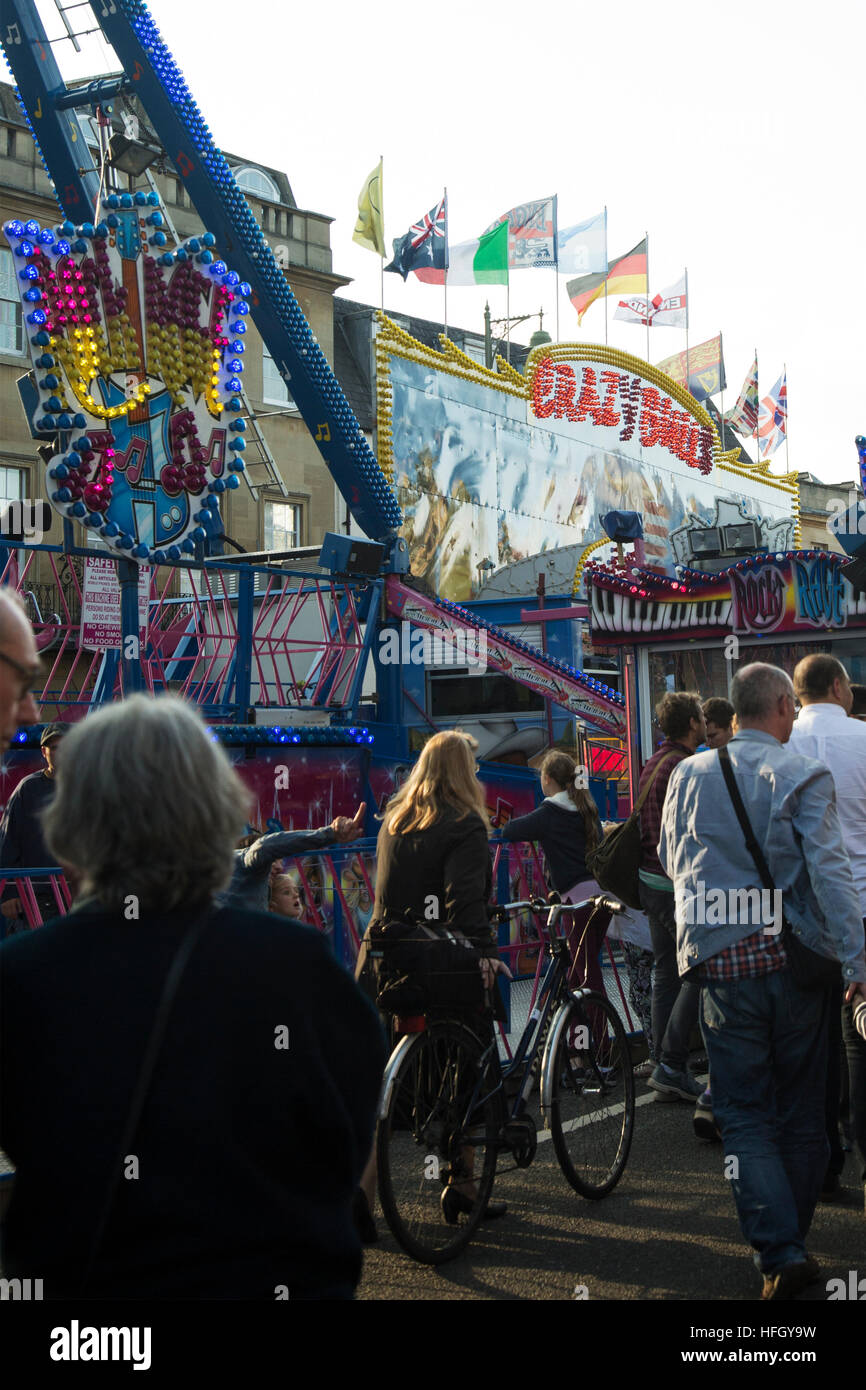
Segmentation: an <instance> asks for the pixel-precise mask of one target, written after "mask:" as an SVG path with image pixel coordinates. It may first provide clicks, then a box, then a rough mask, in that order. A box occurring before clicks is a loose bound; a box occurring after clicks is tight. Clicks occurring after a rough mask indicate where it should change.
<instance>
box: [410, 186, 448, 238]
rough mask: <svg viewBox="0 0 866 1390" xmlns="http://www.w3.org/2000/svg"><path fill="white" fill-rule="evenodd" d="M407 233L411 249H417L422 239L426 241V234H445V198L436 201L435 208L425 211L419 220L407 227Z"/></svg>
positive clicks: (442, 235)
mask: <svg viewBox="0 0 866 1390" xmlns="http://www.w3.org/2000/svg"><path fill="white" fill-rule="evenodd" d="M409 235H410V237H411V238H412V241H411V243H410V244H411V246H412V250H413V251H414V250H417V248H418V247H419V246H420V245H421V242H422V241H426V239H427V237H428V236H441V237H444V235H445V199H444V198H442V200H441V202H439V203H437V205H436V207H435V208H431V209H430V211H429V212H425V214H424V216H423V217H422V218H421V221H420V222H413V223H412V226H411V227H410V228H409Z"/></svg>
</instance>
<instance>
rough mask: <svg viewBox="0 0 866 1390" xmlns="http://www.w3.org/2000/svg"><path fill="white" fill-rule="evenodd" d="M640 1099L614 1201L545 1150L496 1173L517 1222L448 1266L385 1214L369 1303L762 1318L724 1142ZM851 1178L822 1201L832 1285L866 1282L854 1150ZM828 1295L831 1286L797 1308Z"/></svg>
mask: <svg viewBox="0 0 866 1390" xmlns="http://www.w3.org/2000/svg"><path fill="white" fill-rule="evenodd" d="M637 1097H638V1102H639V1103H638V1106H637V1111H636V1116H635V1133H634V1141H633V1144H632V1150H631V1154H630V1157H629V1161H628V1166H627V1168H626V1171H625V1173H624V1175H623V1177H622V1178H621V1180H620V1182H619V1184H618V1186H617V1187H616V1188H615V1189H614V1191H613V1192H612V1193H610V1194H609V1196H607V1197H605V1198H603V1199H602V1200H601V1201H599V1202H590V1201H587V1200H586V1199H584V1198H582V1197H580V1196H578V1194H577V1193H576V1192H575V1191H574V1190H573V1189H572V1188H571V1187H570V1186H569V1185H568V1183H567V1182H566V1181H565V1179H564V1177H563V1176H562V1173H561V1172H560V1169H559V1165H558V1163H557V1161H556V1156H555V1154H554V1153H553V1147H552V1145H551V1144H550V1143H549V1142H546V1143H540V1144H539V1146H538V1151H537V1153H536V1157H535V1160H534V1162H533V1164H532V1166H531V1167H530V1168H528V1169H523V1170H512V1171H511V1172H509V1173H505V1174H502V1175H501V1176H500V1175H497V1178H496V1185H495V1188H494V1197H495V1198H499V1199H503V1198H504V1199H505V1200H506V1201H507V1202H508V1213H507V1215H506V1216H505V1217H504V1218H503V1219H501V1220H498V1221H492V1222H489V1223H486V1224H484V1225H482V1226H481V1227H480V1228H479V1230H478V1232H476V1235H475V1237H474V1240H473V1242H472V1244H471V1245H470V1246H469V1248H468V1250H467V1251H466V1252H465V1253H464V1254H463V1255H462V1256H460V1257H459V1258H458V1259H456V1260H453V1261H451V1262H450V1263H448V1264H446V1265H442V1266H439V1267H438V1268H434V1267H432V1266H427V1265H419V1264H417V1263H415V1262H414V1261H413V1260H411V1259H410V1258H409V1257H408V1256H407V1255H405V1254H403V1252H402V1251H401V1250H400V1248H399V1246H398V1245H397V1244H396V1242H395V1241H394V1239H393V1237H392V1236H391V1234H390V1232H389V1231H388V1229H387V1226H386V1225H385V1221H384V1218H383V1217H382V1215H381V1212H380V1213H379V1214H378V1215H377V1226H378V1228H379V1232H380V1239H379V1243H378V1244H377V1245H374V1246H370V1247H368V1249H367V1251H366V1259H365V1267H364V1275H363V1278H362V1281H361V1285H360V1288H359V1290H358V1297H359V1298H360V1299H366V1300H373V1299H399V1300H426V1299H436V1300H439V1299H461V1300H467V1299H478V1300H560V1299H568V1300H572V1299H574V1298H575V1289H576V1287H579V1286H583V1287H584V1288H585V1289H586V1296H587V1297H588V1299H590V1300H596V1301H599V1300H603V1301H609V1300H615V1299H629V1300H712V1301H728V1300H730V1301H749V1302H752V1303H753V1309H754V1308H755V1306H756V1305H755V1304H754V1300H756V1299H758V1298H759V1297H760V1291H761V1278H760V1276H759V1275H758V1274H757V1272H756V1270H755V1268H754V1266H753V1264H752V1262H751V1251H750V1250H749V1249H748V1247H747V1246H746V1244H745V1242H744V1241H743V1238H742V1236H741V1234H740V1229H739V1225H738V1223H737V1219H736V1213H735V1209H734V1202H733V1197H732V1196H731V1193H730V1191H729V1189H728V1183H727V1182H726V1180H725V1178H724V1176H723V1165H724V1156H723V1153H722V1146H721V1145H720V1144H706V1143H702V1142H700V1141H699V1140H697V1139H696V1138H695V1136H694V1133H693V1130H692V1113H693V1107H692V1106H691V1105H690V1104H686V1103H673V1104H662V1103H659V1102H657V1101H655V1099H654V1097H653V1093H652V1092H650V1091H649V1090H648V1089H647V1087H646V1086H645V1084H644V1083H643V1082H640V1081H639V1082H637ZM505 1161H506V1160H503V1163H504V1162H505ZM842 1181H843V1184H844V1191H843V1193H842V1197H841V1199H839V1200H837V1201H836V1202H834V1203H832V1204H831V1203H820V1204H819V1206H818V1209H817V1212H816V1214H815V1219H814V1222H813V1225H812V1230H811V1232H810V1236H809V1251H810V1254H812V1255H813V1256H814V1257H815V1258H816V1259H817V1260H818V1261H819V1263H820V1265H821V1269H822V1277H824V1276H825V1277H826V1279H830V1278H832V1277H842V1278H845V1279H846V1280H847V1279H848V1276H849V1272H850V1271H851V1270H857V1271H858V1273H859V1276H860V1277H866V1218H864V1208H863V1188H862V1186H858V1183H857V1180H856V1170H855V1160H854V1156H853V1155H852V1154H848V1155H847V1163H846V1169H845V1173H844V1174H843V1178H842ZM863 1293H864V1297H866V1282H864V1285H863ZM826 1299H827V1291H826V1287H825V1283H821V1284H818V1285H816V1286H815V1288H814V1289H811V1290H809V1291H807V1293H806V1294H804V1295H802V1296H801V1298H800V1299H799V1300H798V1302H806V1301H812V1300H820V1301H826ZM774 1306H778V1305H774ZM786 1306H788V1307H789V1308H790V1305H786ZM769 1307H770V1305H767V1304H764V1305H760V1304H758V1305H757V1308H758V1309H759V1310H760V1309H763V1310H767V1309H768V1308H769ZM752 1316H754V1313H753V1314H752Z"/></svg>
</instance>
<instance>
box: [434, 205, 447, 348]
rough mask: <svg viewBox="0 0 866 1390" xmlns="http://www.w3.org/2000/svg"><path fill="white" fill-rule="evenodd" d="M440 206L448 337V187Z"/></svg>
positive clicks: (443, 282) (443, 281)
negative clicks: (443, 222) (442, 215)
mask: <svg viewBox="0 0 866 1390" xmlns="http://www.w3.org/2000/svg"><path fill="white" fill-rule="evenodd" d="M442 207H443V208H444V210H445V274H444V276H443V277H442V289H443V291H444V296H445V308H444V312H445V337H446V338H447V337H448V189H447V188H443V190H442ZM430 235H431V237H432V236H433V233H432V232H431V233H430ZM430 251H431V254H432V251H433V247H432V244H431V247H430Z"/></svg>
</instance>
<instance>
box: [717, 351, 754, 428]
mask: <svg viewBox="0 0 866 1390" xmlns="http://www.w3.org/2000/svg"><path fill="white" fill-rule="evenodd" d="M725 420H726V421H727V423H728V424H729V425H730V426H731V428H732V429H735V430H736V431H737V434H741V435H743V437H744V438H745V436H747V435H750V434H754V433H755V429H756V427H757V424H758V359H757V357H756V358H755V360H754V362H753V363H752V366H751V369H750V371H749V375H748V376H747V377H746V379H745V381H744V382H743V387H742V390H741V391H740V394H739V396H738V397H737V404H736V405H734V406H732V407H731V409H730V410H726V411H725Z"/></svg>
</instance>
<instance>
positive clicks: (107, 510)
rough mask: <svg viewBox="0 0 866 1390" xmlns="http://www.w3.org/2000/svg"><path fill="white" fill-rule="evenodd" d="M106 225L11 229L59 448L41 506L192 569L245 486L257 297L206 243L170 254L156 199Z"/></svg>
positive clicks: (116, 205) (115, 210)
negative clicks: (228, 497)
mask: <svg viewBox="0 0 866 1390" xmlns="http://www.w3.org/2000/svg"><path fill="white" fill-rule="evenodd" d="M102 212H103V214H104V221H102V222H100V223H99V225H98V226H96V227H94V226H93V225H92V224H90V223H84V224H83V225H82V226H80V227H74V226H73V225H72V224H71V223H69V222H65V223H63V224H62V226H60V227H57V228H54V229H52V228H48V227H45V228H43V227H40V225H39V223H38V222H35V221H28V222H24V223H22V222H20V221H11V222H7V223H6V224H5V226H4V229H3V230H4V232H5V234H6V238H7V241H8V242H9V245H10V246H11V247H12V252H13V264H14V266H15V270H16V281H17V284H18V288H19V293H20V297H21V303H22V309H23V313H24V320H25V327H26V331H27V336H28V341H29V344H30V351H31V357H32V361H33V366H34V369H35V378H36V386H37V390H38V394H39V404H38V406H37V408H36V410H35V412H34V414H33V419H32V424H33V427H34V430H35V431H36V432H37V433H39V434H42V435H49V434H50V435H53V436H54V437H55V438H56V440H57V448H56V452H55V453H54V454H53V456H52V457H51V458H50V459H49V461H48V463H47V465H46V479H45V487H46V496H47V497H48V499H49V501H50V502H51V505H52V507H53V508H54V510H55V511H57V512H59V513H60V515H61V516H63V517H64V518H69V519H71V520H74V521H79V522H81V524H82V525H84V526H86V527H88V528H90V529H92V530H93V531H95V532H96V534H97V535H98V536H99V538H100V540H101V541H102V542H103V543H104V545H105V546H106V548H108V549H109V550H112V551H114V552H115V553H117V554H120V555H124V556H127V557H129V558H132V559H135V560H138V561H140V562H142V563H154V564H161V563H170V562H176V561H178V560H180V559H182V558H183V556H184V555H191V554H193V553H194V551H195V543H196V541H197V540H202V539H204V537H205V535H206V534H208V531H211V532H213V531H214V530H215V529H219V528H218V526H217V525H216V523H217V521H218V513H219V496H220V494H221V493H222V492H225V491H226V490H227V489H231V488H236V487H237V486H238V485H239V481H240V479H239V474H240V473H241V472H242V471H243V467H244V463H243V457H242V455H243V452H244V448H245V443H244V438H243V436H244V431H245V429H246V422H245V421H244V419H243V418H242V415H241V410H242V405H241V400H240V396H239V392H240V390H241V381H240V378H241V375H242V373H243V361H242V360H241V359H242V355H243V352H244V333H245V331H246V315H247V314H248V312H249V305H248V304H247V303H246V297H247V295H248V294H249V286H248V285H245V284H242V283H241V282H240V277H239V276H238V275H237V274H236V273H235V272H233V271H230V270H229V269H228V267H227V266H226V264H225V262H224V261H221V260H219V259H217V258H216V256H215V253H214V251H213V249H212V248H213V246H214V237H213V236H212V235H211V234H210V233H207V232H205V233H203V234H202V235H201V236H200V237H193V238H191V239H190V240H188V241H187V242H186V244H185V245H184V246H181V247H178V248H177V250H174V251H170V250H168V249H166V235H165V232H163V231H162V230H161V228H162V226H163V223H164V218H163V214H162V213H161V212H160V210H159V197H158V195H157V194H155V193H151V194H145V193H136V194H134V195H133V194H129V193H125V194H121V195H118V194H111V195H109V196H108V197H107V198H106V199H105V200H104V201H103V205H102Z"/></svg>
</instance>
